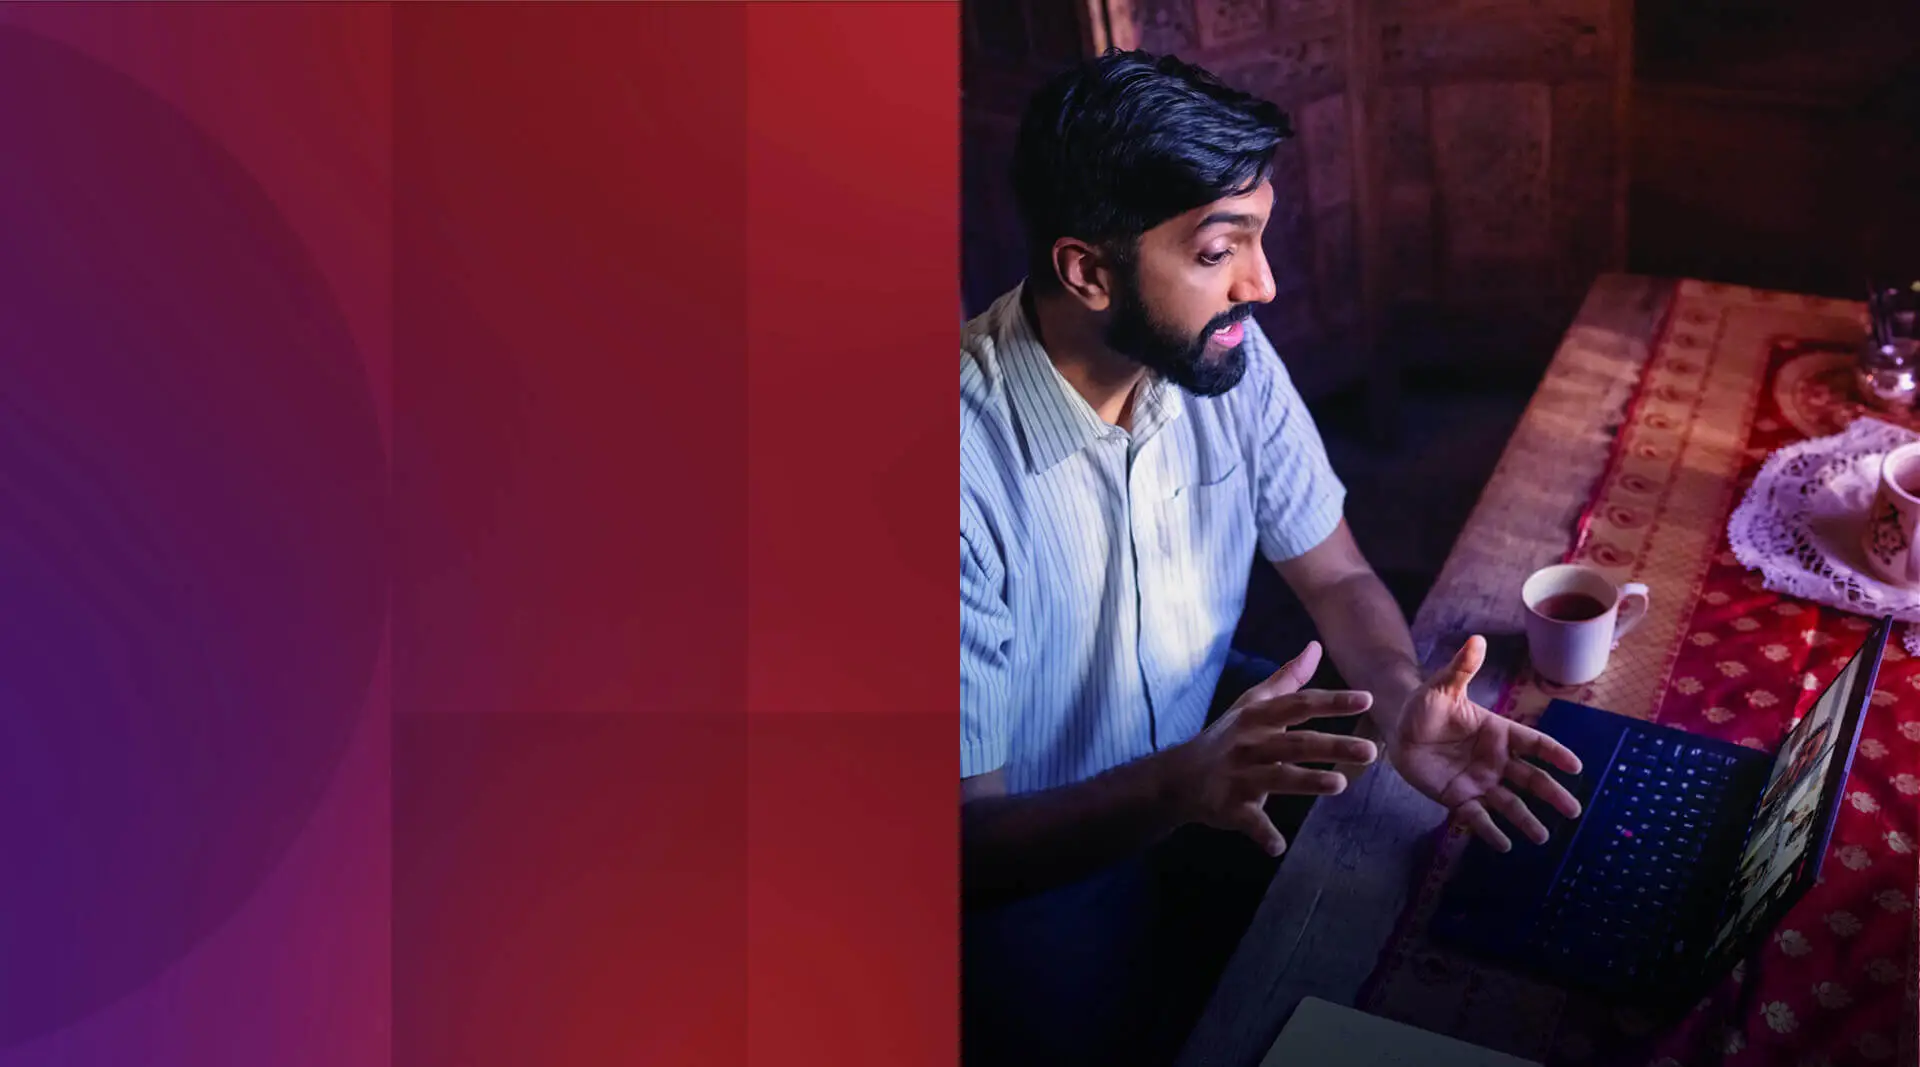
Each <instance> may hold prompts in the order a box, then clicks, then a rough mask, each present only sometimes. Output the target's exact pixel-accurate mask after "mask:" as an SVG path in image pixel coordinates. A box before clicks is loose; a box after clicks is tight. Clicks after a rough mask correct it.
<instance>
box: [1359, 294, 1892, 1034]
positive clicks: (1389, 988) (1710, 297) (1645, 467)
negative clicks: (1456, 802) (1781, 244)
mask: <svg viewBox="0 0 1920 1067" xmlns="http://www.w3.org/2000/svg"><path fill="white" fill-rule="evenodd" d="M1862 321H1863V319H1862V312H1861V309H1860V308H1859V306H1858V305H1854V304H1848V303H1845V302H1838V301H1824V300H1818V299H1814V298H1803V297H1798V296H1790V295H1786V294H1774V293H1765V292H1754V291H1751V290H1747V289H1742V288H1737V287H1725V286H1713V285H1708V284H1704V283H1697V282H1687V283H1684V284H1683V285H1682V286H1681V288H1680V291H1679V293H1678V294H1677V296H1676V299H1675V304H1674V310H1673V316H1672V318H1671V320H1670V321H1669V323H1668V326H1667V328H1666V330H1665V331H1663V334H1662V336H1661V337H1660V339H1659V340H1658V342H1657V343H1656V345H1655V349H1654V351H1653V353H1652V354H1651V356H1650V358H1649V360H1648V364H1647V367H1646V371H1645V374H1644V376H1643V378H1642V380H1641V383H1640V386H1639V388H1638V391H1637V392H1636V395H1635V397H1634V400H1633V403H1632V404H1631V405H1630V407H1629V409H1628V414H1627V417H1626V419H1625V422H1624V424H1623V425H1622V427H1621V429H1620V432H1619V435H1618V437H1617V439H1616V442H1615V445H1614V450H1613V453H1612V456H1611V458H1610V460H1609V463H1608V466H1607V469H1606V471H1605V473H1604V474H1603V475H1602V477H1601V480H1600V484H1599V485H1598V487H1597V488H1596V491H1595V493H1594V497H1593V500H1592V502H1591V503H1590V504H1589V506H1588V508H1587V511H1586V514H1585V515H1584V516H1583V518H1582V520H1581V522H1580V527H1579V530H1578V532H1577V535H1576V540H1575V543H1574V545H1573V546H1572V548H1571V550H1570V551H1569V553H1568V555H1567V558H1568V559H1569V560H1574V561H1578V562H1582V563H1587V564H1590V565H1593V566H1596V567H1599V568H1600V569H1602V570H1604V571H1606V572H1608V573H1609V574H1610V575H1612V576H1613V577H1615V578H1616V579H1618V580H1620V581H1627V580H1634V581H1642V582H1646V583H1647V584H1648V585H1649V586H1650V587H1651V588H1652V590H1653V597H1652V610H1651V611H1650V612H1649V614H1648V617H1647V619H1646V621H1645V622H1644V623H1643V624H1642V625H1641V626H1640V628H1639V629H1637V630H1636V631H1634V633H1633V634H1631V635H1630V636H1629V637H1628V638H1627V639H1626V640H1624V641H1623V642H1622V644H1621V647H1620V649H1619V651H1618V652H1616V653H1615V656H1614V659H1613V660H1612V661H1611V663H1610V664H1609V667H1608V670H1607V673H1606V674H1605V675H1603V676H1602V677H1601V678H1600V679H1598V680H1597V681H1595V682H1594V683H1593V684H1591V685H1587V686H1581V687H1575V688H1572V689H1567V688H1561V687H1556V686H1552V685H1550V684H1547V683H1544V682H1543V681H1541V680H1540V679H1538V678H1536V677H1534V676H1533V675H1532V674H1531V672H1528V671H1522V672H1521V674H1520V675H1519V676H1518V677H1517V678H1516V679H1515V681H1514V682H1513V684H1512V685H1510V686H1509V687H1508V690H1507V692H1506V694H1505V696H1504V697H1503V699H1502V701H1501V704H1500V709H1499V710H1501V712H1502V713H1503V714H1509V715H1513V716H1516V717H1518V718H1520V719H1522V720H1523V721H1531V720H1532V719H1533V718H1534V717H1535V716H1537V715H1538V714H1539V713H1540V711H1541V710H1542V709H1543V708H1544V707H1545V705H1546V704H1547V702H1548V701H1549V700H1551V699H1553V698H1554V697H1565V698H1568V699H1573V700H1578V701H1580V702H1582V703H1587V704H1592V705H1595V706H1598V707H1604V708H1607V709H1609V710H1612V711H1616V712H1619V713H1621V714H1627V715H1634V716H1639V717H1646V718H1652V719H1654V720H1657V721H1659V722H1662V723H1665V724H1668V725H1672V726H1676V727H1679V728H1681V729H1685V730H1689V731H1693V732H1696V733H1700V734H1705V735H1709V736H1712V737H1718V738H1723V739H1725V740H1729V741H1733V742H1737V743H1739V744H1743V745H1747V746H1749V747H1752V748H1756V749H1762V750H1768V751H1771V750H1773V749H1774V748H1775V747H1776V746H1777V745H1778V744H1779V743H1780V741H1781V740H1782V739H1783V738H1784V737H1785V735H1786V732H1787V730H1788V729H1789V728H1790V727H1791V725H1792V723H1794V722H1795V721H1797V718H1798V716H1799V715H1800V714H1802V713H1804V712H1805V711H1806V710H1807V707H1808V705H1809V704H1810V703H1811V702H1812V701H1813V699H1814V698H1815V697H1816V696H1818V694H1819V691H1820V690H1821V689H1822V688H1824V687H1825V685H1826V683H1827V682H1829V681H1831V680H1832V678H1833V677H1834V675H1835V674H1836V673H1838V671H1839V669H1840V668H1841V667H1842V666H1843V665H1844V664H1845V662H1846V660H1847V659H1848V658H1849V657H1850V656H1851V655H1852V653H1853V652H1854V650H1855V649H1856V648H1857V647H1858V645H1859V642H1860V639H1861V638H1862V637H1863V636H1864V635H1865V632H1866V630H1867V629H1868V626H1869V623H1868V621H1867V620H1865V619H1862V618H1858V617H1855V616H1851V615H1848V614H1846V613H1843V612H1839V611H1835V610H1832V609H1828V608H1824V607H1820V606H1818V605H1814V604H1810V603H1808V602H1805V601H1801V600H1796V599H1793V598H1789V597H1784V596H1781V595H1778V594H1775V593H1771V592H1768V591H1767V590H1766V589H1765V588H1764V587H1763V586H1762V585H1761V582H1760V579H1759V577H1758V575H1756V574H1754V573H1752V572H1749V571H1747V570H1746V569H1744V568H1742V567H1741V566H1740V565H1739V563H1738V562H1737V561H1736V560H1735V559H1734V558H1733V555H1732V554H1731V552H1730V551H1728V549H1727V539H1726V523H1727V517H1728V515H1729V514H1730V513H1731V511H1732V509H1733V506H1734V505H1735V504H1736V503H1738V501H1739V498H1740V495H1741V494H1742V493H1743V492H1744V491H1745V489H1746V487H1747V486H1748V484H1749V483H1750V482H1751V481H1752V479H1753V477H1754V475H1755V474H1756V473H1757V472H1758V470H1759V467H1760V464H1761V463H1762V462H1763V461H1764V460H1765V458H1766V456H1767V455H1768V454H1769V453H1771V452H1772V451H1773V450H1774V449H1777V448H1779V447H1780V446H1782V445H1785V444H1789V443H1791V442H1794V441H1798V440H1803V439H1805V438H1807V437H1812V436H1819V435H1823V434H1827V433H1833V432H1836V431H1838V430H1839V429H1841V428H1843V427H1844V426H1845V425H1846V424H1847V423H1848V422H1850V421H1851V420H1852V419H1853V418H1855V417H1857V416H1858V415H1859V414H1860V413H1861V409H1860V408H1859V407H1858V405H1857V404H1855V403H1854V402H1853V400H1852V397H1853V390H1852V386H1851V380H1850V377H1849V370H1848V364H1849V362H1850V360H1851V359H1852V351H1853V345H1854V344H1855V343H1856V342H1857V340H1858V338H1859V337H1860V335H1861V323H1862ZM1879 417H1881V418H1887V416H1886V415H1884V414H1882V415H1879ZM1897 421H1906V422H1908V423H1909V424H1910V425H1914V426H1916V428H1920V419H1911V418H1909V419H1905V420H1897ZM1516 595H1517V591H1516ZM1898 644H1899V641H1898V634H1897V633H1896V636H1895V639H1894V640H1893V641H1890V642H1889V644H1888V649H1887V653H1886V661H1885V663H1884V665H1883V666H1882V668H1881V672H1880V677H1879V682H1878V684H1877V686H1876V687H1875V692H1874V695H1873V703H1872V707H1871V711H1870V713H1869V714H1868V716H1867V720H1866V724H1865V727H1864V729H1863V731H1862V740H1861V743H1860V748H1859V754H1858V757H1857V758H1856V760H1855V762H1854V767H1853V772H1852V775H1851V776H1850V778H1849V779H1848V782H1847V787H1846V792H1845V796H1844V801H1843V803H1842V805H1841V810H1840V815H1839V817H1838V819H1837V820H1836V825H1835V828H1834V833H1833V838H1832V842H1831V846H1830V849H1829V852H1828V855H1827V857H1826V862H1825V865H1824V867H1823V871H1822V875H1821V879H1820V882H1819V884H1817V885H1816V886H1815V887H1814V888H1813V889H1812V891H1811V892H1809V893H1808V894H1807V896H1806V897H1805V898H1804V899H1803V900H1801V901H1800V902H1799V904H1798V905H1796V906H1795V907H1794V909H1793V910H1792V911H1791V912H1790V913H1789V914H1788V915H1787V916H1786V918H1785V919H1784V920H1783V921H1782V922H1781V923H1780V924H1779V925H1778V926H1777V927H1776V928H1775V929H1774V930H1773V932H1772V933H1771V935H1770V938H1769V940H1768V942H1767V943H1766V945H1765V946H1764V947H1763V948H1762V949H1761V950H1760V951H1759V952H1758V954H1757V955H1756V956H1755V957H1754V959H1753V962H1752V967H1753V968H1754V973H1752V974H1747V973H1745V971H1746V968H1747V966H1748V965H1745V964H1743V965H1742V967H1741V968H1740V969H1739V970H1737V971H1736V972H1735V975H1734V976H1733V977H1732V978H1730V979H1729V980H1728V982H1727V983H1726V986H1725V987H1724V988H1723V989H1722V990H1720V991H1719V992H1717V993H1716V994H1715V995H1714V996H1713V997H1710V998H1709V999H1708V1000H1707V1001H1706V1002H1705V1003H1703V1004H1702V1005H1701V1006H1700V1007H1698V1008H1697V1009H1696V1010H1695V1012H1694V1013H1693V1015H1692V1016H1691V1017H1689V1019H1688V1020H1687V1021H1686V1022H1684V1023H1683V1024H1681V1025H1680V1026H1678V1027H1677V1028H1673V1029H1671V1030H1668V1031H1666V1032H1661V1033H1656V1032H1653V1030H1652V1028H1651V1027H1650V1026H1649V1024H1648V1023H1647V1021H1646V1020H1643V1019H1637V1018H1635V1017H1633V1016H1632V1015H1631V1014H1629V1013H1622V1012H1618V1011H1613V1010H1609V1009H1607V1008H1606V1007H1604V1006H1602V1005H1599V1004H1597V1003H1594V1002H1592V1001H1589V1000H1587V999H1585V998H1583V997H1578V996H1569V995H1567V994H1565V993H1563V992H1561V991H1559V990H1557V989H1554V988H1552V987H1549V986H1545V985H1543V984H1541V983H1538V982H1534V981H1531V980H1529V979H1527V978H1524V977H1522V976H1519V975H1515V974H1512V973H1509V972H1507V971H1504V970H1502V969H1498V968H1493V967H1489V966H1485V965H1480V964H1476V963H1474V962H1472V961H1470V960H1467V959H1465V958H1463V957H1461V956H1458V955H1456V954H1454V953H1450V952H1448V951H1446V950H1443V949H1440V948H1437V947H1435V946H1433V945H1432V944H1430V943H1429V942H1428V941H1427V940H1426V938H1425V936H1424V927H1425V922H1426V919H1427V917H1428V916H1429V915H1430V914H1431V912H1432V909H1433V906H1434V904H1435V902H1436V901H1437V899H1438V893H1439V889H1440V887H1441V885H1442V884H1444V881H1445V879H1446V876H1447V874H1448V873H1449V872H1450V871H1451V869H1452V867H1453V865H1454V863H1455V862H1457V860H1458V858H1459V855H1460V852H1461V850H1462V848H1463V847H1464V846H1465V843H1466V841H1465V835H1464V831H1462V830H1461V829H1460V828H1458V827H1453V828H1450V829H1449V830H1448V831H1447V832H1446V833H1445V835H1444V837H1443V839H1442V840H1441V842H1440V847H1439V848H1438V850H1437V853H1436V858H1435V860H1434V862H1433V865H1432V867H1431V869H1430V870H1428V871H1427V872H1426V875H1425V876H1424V878H1423V879H1422V881H1421V883H1420V885H1419V886H1418V887H1417V888H1416V892H1415V893H1414V896H1413V901H1412V903H1411V904H1410V905H1409V907H1408V911H1407V913H1406V915H1405V916H1403V918H1402V921H1401V924H1400V928H1399V931H1398V932H1397V934H1396V936H1395V938H1394V939H1393V940H1392V941H1391V942H1390V943H1389V947H1388V950H1387V952H1386V953H1385V954H1384V955H1383V957H1382V959H1381V962H1380V965H1379V967H1378V968H1377V970H1376V971H1375V974H1374V976H1373V978H1372V980H1371V981H1370V982H1369V983H1368V986H1367V989H1366V990H1365V991H1363V994H1362V998H1361V1004H1360V1006H1361V1007H1362V1008H1364V1009H1366V1010H1368V1011H1371V1012H1373V1013H1375V1014H1380V1015H1385V1016H1388V1017H1391V1018H1397V1019H1400V1020H1402V1021H1405V1022H1410V1023H1413V1024H1414V1025H1417V1026H1422V1027H1425V1028H1427V1029H1430V1030H1436V1031H1439V1032H1443V1033H1450V1034H1454V1035H1456V1036H1459V1037H1462V1038H1465V1039H1467V1040H1470V1041H1474V1042H1475V1043H1477V1044H1481V1045H1485V1046H1487V1047H1491V1048H1498V1049H1502V1050H1505V1051H1510V1052H1514V1053H1516V1054H1519V1055H1524V1056H1529V1057H1532V1058H1536V1059H1540V1060H1543V1061H1545V1062H1547V1063H1549V1064H1552V1065H1554V1067H1560V1065H1568V1067H1584V1065H1599V1064H1632V1065H1634V1067H1640V1065H1642V1064H1651V1065H1656V1067H1666V1065H1668V1064H1701V1063H1707V1064H1725V1065H1727V1067H1746V1065H1760V1064H1787V1065H1800V1064H1809V1065H1812V1064H1826V1065H1834V1067H1838V1065H1843V1064H1862V1065H1875V1067H1877V1065H1895V1064H1897V1065H1899V1067H1912V1065H1914V1064H1916V1063H1920V1053H1917V1052H1916V1033H1915V1031H1916V1027H1920V1020H1916V1007H1915V1005H1916V1000H1920V979H1916V974H1920V946H1917V945H1916V936H1917V932H1920V924H1917V923H1916V907H1917V906H1920V856H1916V848H1920V660H1915V659H1913V658H1911V657H1909V656H1907V655H1906V654H1905V653H1904V652H1903V651H1902V650H1901V649H1900V648H1899V647H1898ZM1742 980H1746V981H1748V982H1749V983H1750V986H1751V988H1750V989H1748V990H1747V992H1746V993H1745V995H1744V997H1742V998H1741V999H1740V1000H1738V1001H1736V1000H1735V997H1734V994H1735V993H1736V992H1737V991H1738V988H1739V985H1740V983H1741V981H1742ZM1736 1005H1738V1006H1736Z"/></svg>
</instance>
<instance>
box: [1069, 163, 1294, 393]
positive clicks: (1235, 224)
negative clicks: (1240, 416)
mask: <svg viewBox="0 0 1920 1067" xmlns="http://www.w3.org/2000/svg"><path fill="white" fill-rule="evenodd" d="M1272 212H1273V187H1272V186H1271V185H1269V184H1267V183H1265V182H1262V183H1261V184H1260V185H1259V186H1258V187H1257V188H1255V189H1253V190H1252V191H1250V192H1248V193H1245V194H1243V195H1240V196H1234V197H1228V198H1226V199H1222V200H1216V201H1214V202H1213V203H1211V204H1208V205H1206V206H1205V207H1201V208H1196V209H1194V210H1193V211H1189V212H1187V213H1186V214H1184V215H1180V216H1178V217H1176V218H1172V219H1169V220H1167V221H1166V222H1163V223H1161V224H1160V225H1158V226H1156V227H1154V228H1153V229H1151V230H1148V231H1147V232H1146V233H1145V234H1143V235H1141V237H1140V243H1139V248H1138V249H1137V250H1136V254H1135V255H1134V256H1133V257H1132V259H1131V261H1130V262H1123V263H1122V264H1121V265H1120V267H1119V269H1118V270H1117V271H1116V274H1115V278H1114V284H1113V307H1112V312H1111V315H1110V317H1109V319H1108V322H1107V331H1106V341H1107V344H1108V345H1109V346H1110V347H1112V348H1113V350H1114V351H1116V352H1118V353H1120V354H1121V355H1123V356H1126V357H1127V358H1129V359H1132V360H1134V361H1135V362H1137V363H1139V364H1141V365H1142V366H1144V367H1146V368H1147V369H1148V370H1151V371H1153V372H1155V373H1157V374H1159V375H1161V376H1162V377H1164V378H1166V379H1167V380H1169V381H1171V382H1173V383H1174V384H1175V385H1178V386H1180V387H1181V388H1183V389H1185V390H1187V391H1188V392H1190V393H1194V394H1196V395H1199V396H1218V395H1220V394H1221V393H1224V392H1226V391H1227V390H1229V389H1231V388H1233V387H1234V385H1235V384H1237V383H1238V382H1239V381H1240V377H1241V375H1243V374H1245V373H1246V369H1247V359H1246V350H1245V347H1244V341H1245V335H1246V329H1245V323H1246V320H1247V318H1248V316H1250V315H1251V314H1253V305H1255V304H1264V303H1266V302H1268V301H1270V300H1272V299H1273V273H1272V271H1270V270H1269V269H1268V268H1267V257H1266V253H1265V252H1264V251H1263V250H1262V249H1261V247H1260V235H1261V233H1262V232H1264V231H1265V230H1266V227H1267V218H1268V216H1269V215H1271V214H1272Z"/></svg>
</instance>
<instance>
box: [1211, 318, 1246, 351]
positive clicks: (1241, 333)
mask: <svg viewBox="0 0 1920 1067" xmlns="http://www.w3.org/2000/svg"><path fill="white" fill-rule="evenodd" d="M1246 336H1247V321H1246V320H1245V319H1241V320H1240V321H1238V322H1235V323H1233V324H1232V325H1230V326H1222V327H1220V328H1219V329H1217V330H1215V331H1213V334H1212V335H1211V339H1212V341H1213V343H1214V344H1216V345H1219V346H1220V347H1222V348H1232V347H1233V346H1234V345H1237V344H1239V343H1240V342H1241V341H1243V340H1245V339H1246Z"/></svg>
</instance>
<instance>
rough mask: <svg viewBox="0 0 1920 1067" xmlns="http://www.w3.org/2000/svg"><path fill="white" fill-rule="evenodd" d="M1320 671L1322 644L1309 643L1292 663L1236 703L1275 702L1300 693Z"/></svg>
mask: <svg viewBox="0 0 1920 1067" xmlns="http://www.w3.org/2000/svg"><path fill="white" fill-rule="evenodd" d="M1319 669H1320V642H1318V641H1309V642H1307V647H1306V648H1304V649H1302V650H1301V652H1300V654H1299V655H1298V656H1295V657H1293V660H1292V662H1290V663H1288V664H1287V665H1286V666H1284V667H1282V668H1280V669H1279V670H1277V671H1274V672H1273V673H1272V674H1271V675H1269V676H1268V677H1267V680H1266V681H1264V682H1261V683H1260V684H1259V685H1256V686H1254V687H1253V688H1251V689H1249V690H1247V691H1246V692H1245V693H1242V694H1241V695H1240V699H1239V700H1238V701H1236V703H1239V704H1243V705H1253V704H1259V703H1263V702H1265V701H1269V700H1274V699H1277V698H1279V697H1283V696H1287V695H1289V694H1291V693H1297V692H1299V691H1300V690H1301V689H1302V688H1303V687H1304V686H1305V685H1306V684H1307V683H1308V682H1309V681H1312V680H1313V672H1314V671H1317V670H1319Z"/></svg>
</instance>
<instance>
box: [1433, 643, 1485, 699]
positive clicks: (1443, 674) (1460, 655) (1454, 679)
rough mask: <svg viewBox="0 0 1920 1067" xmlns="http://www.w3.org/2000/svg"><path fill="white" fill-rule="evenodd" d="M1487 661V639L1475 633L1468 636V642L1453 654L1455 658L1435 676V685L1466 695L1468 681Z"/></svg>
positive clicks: (1444, 690)
mask: <svg viewBox="0 0 1920 1067" xmlns="http://www.w3.org/2000/svg"><path fill="white" fill-rule="evenodd" d="M1486 661H1487V639H1486V638H1484V637H1481V636H1480V635H1479V634H1475V635H1473V636H1472V637H1469V638H1467V643H1466V644H1464V645H1461V646H1460V651H1458V652H1456V653H1454V654H1453V660H1452V661H1451V662H1449V663H1448V664H1447V665H1446V666H1445V667H1442V668H1440V670H1439V672H1438V673H1437V674H1435V675H1434V676H1433V682H1432V684H1433V687H1434V688H1435V689H1438V690H1440V691H1441V692H1444V693H1448V694H1451V695H1453V696H1465V695H1466V692H1467V685H1468V683H1470V682H1472V681H1473V676H1474V675H1476V674H1479V673H1480V668H1481V666H1482V665H1483V664H1485V663H1486Z"/></svg>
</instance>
